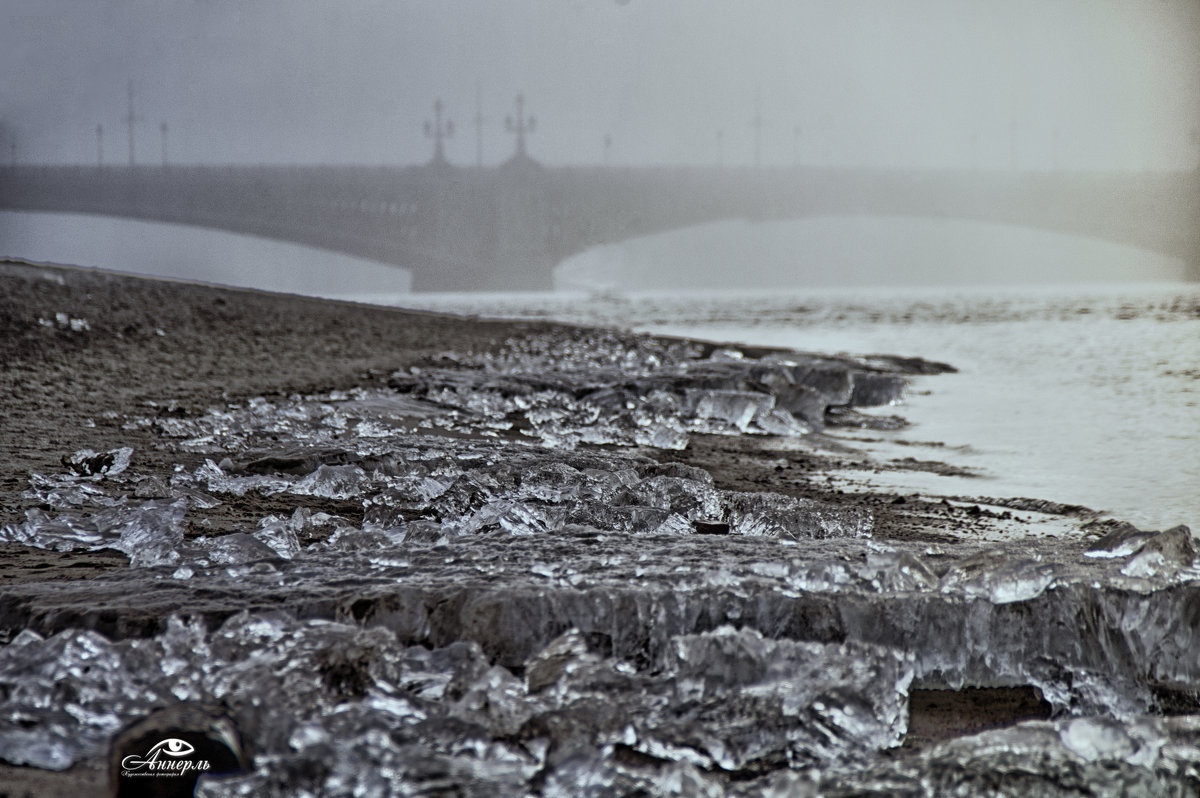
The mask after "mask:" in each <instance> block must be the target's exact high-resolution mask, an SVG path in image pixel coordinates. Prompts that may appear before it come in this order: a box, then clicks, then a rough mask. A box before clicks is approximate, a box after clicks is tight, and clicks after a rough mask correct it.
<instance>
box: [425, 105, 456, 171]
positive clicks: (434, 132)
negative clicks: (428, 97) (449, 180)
mask: <svg viewBox="0 0 1200 798" xmlns="http://www.w3.org/2000/svg"><path fill="white" fill-rule="evenodd" d="M453 136H454V122H452V121H450V120H449V119H447V120H445V121H442V101H441V100H440V99H439V100H434V101H433V121H432V122H430V121H429V120H425V137H426V138H431V139H433V162H434V163H446V151H445V149H444V148H443V146H442V140H443V139H448V138H452V137H453Z"/></svg>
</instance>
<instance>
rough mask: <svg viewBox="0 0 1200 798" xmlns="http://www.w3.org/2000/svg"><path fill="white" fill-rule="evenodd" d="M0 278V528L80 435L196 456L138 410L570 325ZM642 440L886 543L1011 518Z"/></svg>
mask: <svg viewBox="0 0 1200 798" xmlns="http://www.w3.org/2000/svg"><path fill="white" fill-rule="evenodd" d="M0 285H2V286H3V290H0V391H2V392H3V395H4V397H5V399H4V402H3V407H4V411H3V414H2V415H0V525H4V524H9V523H19V522H21V521H23V520H24V518H25V512H26V510H29V509H31V508H32V507H35V506H36V500H35V499H30V498H27V497H25V496H23V495H22V494H23V493H24V492H25V491H26V490H27V488H28V487H29V478H30V475H31V474H34V473H51V472H55V471H61V470H62V467H63V465H62V458H63V457H65V456H68V455H70V454H71V453H73V452H76V451H78V450H81V449H93V450H97V451H104V450H111V449H114V448H117V447H121V446H128V447H132V448H133V450H134V452H135V454H134V461H135V463H136V465H137V468H138V469H139V470H140V471H142V472H145V473H149V474H158V475H161V477H162V478H163V479H167V478H169V476H170V474H171V472H172V469H174V468H175V467H176V465H177V464H182V465H184V466H185V467H187V468H189V469H190V468H194V467H196V466H197V465H199V464H201V463H203V456H202V455H196V454H190V453H188V452H186V451H181V450H179V448H178V447H177V446H176V445H174V444H173V443H171V442H170V441H169V440H167V439H164V438H163V437H162V436H161V435H159V434H157V433H156V432H155V431H154V430H153V429H152V428H150V427H145V426H143V427H139V428H132V429H127V428H124V426H123V425H125V424H126V422H127V420H128V419H129V418H132V417H135V416H157V417H159V418H163V419H168V418H173V417H185V416H195V415H198V414H200V413H203V412H204V411H205V410H206V409H207V408H210V407H213V406H219V405H222V404H225V403H229V402H241V401H245V400H247V399H249V398H251V397H256V396H264V397H267V398H272V397H286V396H289V395H292V394H313V393H320V392H328V391H333V390H346V389H350V388H354V387H368V388H370V387H383V386H385V385H386V384H387V380H388V376H389V375H390V374H392V373H393V372H395V371H396V370H398V369H402V368H407V367H411V366H419V365H421V364H425V363H430V362H433V361H434V360H435V359H437V358H438V356H439V355H441V354H443V353H447V352H452V353H465V352H473V353H484V352H489V351H494V350H496V349H497V348H498V347H500V346H501V345H502V344H504V342H506V341H507V340H509V339H512V338H517V337H521V336H525V335H530V334H544V333H549V332H553V331H554V330H561V329H564V328H562V327H559V326H556V325H553V324H549V323H544V322H507V321H485V320H479V319H464V318H460V317H454V316H448V315H439V314H433V313H424V312H415V311H405V310H395V309H386V308H379V307H370V306H363V305H355V304H351V303H342V302H331V301H323V300H317V299H310V298H304V297H298V296H289V295H284V294H268V293H262V292H256V291H248V290H236V289H229V288H222V287H214V286H206V285H198V284H192V283H184V282H174V281H165V280H154V279H146V278H141V277H134V276H128V275H120V274H114V273H105V272H100V271H94V270H83V269H74V268H67V267H56V266H43V265H35V264H24V263H15V262H4V263H0ZM642 453H643V454H647V453H649V454H651V456H655V457H657V458H658V459H660V460H661V461H663V462H673V461H674V462H682V463H686V464H688V465H692V466H698V467H700V468H703V469H705V470H706V471H708V472H709V473H710V474H712V476H713V478H714V481H715V484H716V486H717V487H718V488H722V489H730V490H739V491H762V490H770V491H774V492H778V493H783V494H786V495H792V496H799V497H804V498H810V499H816V500H819V501H822V502H827V503H831V504H836V505H842V506H847V507H857V508H862V509H866V510H869V511H870V512H871V513H872V515H873V516H874V518H875V529H874V536H875V537H876V538H877V539H897V540H909V541H929V542H931V543H952V542H953V541H954V540H957V539H962V538H964V537H967V538H969V537H970V536H971V534H972V532H973V530H977V529H982V528H984V527H989V525H995V524H999V523H1001V522H1011V520H1012V519H1011V517H1006V516H1008V514H1007V513H1003V512H1000V511H999V510H997V509H996V508H992V509H987V508H980V507H979V506H977V505H971V504H969V503H968V504H966V505H964V504H963V503H961V502H957V503H951V502H946V501H942V500H941V498H940V497H921V496H916V495H907V496H902V495H898V494H891V493H881V492H870V491H864V492H843V491H841V490H838V489H835V488H831V487H829V486H828V482H827V481H824V480H822V479H821V476H822V475H823V474H827V473H828V472H829V471H830V470H832V469H836V468H846V467H847V466H850V467H852V468H858V469H867V470H869V469H871V468H876V467H897V466H896V465H890V466H874V465H870V464H866V463H864V461H863V459H862V457H861V456H860V455H858V454H857V453H854V452H850V451H844V450H839V449H838V447H836V446H813V447H810V448H799V449H798V448H796V447H789V448H787V449H786V450H778V451H776V450H772V448H771V445H770V441H769V440H764V439H762V438H750V437H729V436H694V437H693V438H692V441H691V443H690V445H689V446H688V447H687V448H686V449H684V450H682V451H662V452H658V453H656V454H655V453H651V452H646V451H644V452H642ZM939 466H940V464H936V463H934V464H930V463H914V464H913V467H915V468H920V469H931V468H932V469H937V468H938V467H939ZM325 501H326V502H327V503H328V505H327V506H320V505H319V504H314V500H313V499H308V500H306V501H305V504H306V505H307V506H309V507H310V508H311V509H313V510H325V511H327V512H330V513H335V514H341V515H342V516H343V517H346V518H347V519H348V520H350V521H352V522H353V521H355V520H356V519H355V517H354V513H355V512H357V513H358V514H359V516H361V512H362V510H361V507H357V508H356V507H355V506H354V503H353V502H341V503H339V502H336V501H333V500H325ZM271 502H277V503H280V506H278V507H276V506H273V505H271ZM287 502H288V500H287V499H286V498H274V497H272V498H263V497H256V496H248V497H244V498H242V499H238V500H231V501H229V502H226V503H223V504H222V505H220V506H219V507H216V508H211V509H209V510H205V511H203V512H198V513H194V514H190V515H189V524H193V525H198V524H201V523H203V532H204V533H205V534H207V535H214V534H220V533H222V532H227V531H234V530H237V529H246V528H249V527H252V526H253V525H254V523H255V522H256V521H257V520H258V519H259V518H261V517H262V516H263V515H265V514H267V513H271V512H275V513H287V512H289V511H290V509H291V508H290V505H289V506H284V505H286V504H287ZM293 503H294V502H293ZM269 505H271V506H269ZM1060 509H1063V508H1060ZM1076 510H1078V508H1066V509H1065V510H1064V511H1068V512H1075V511H1076ZM359 520H361V518H360V519H359ZM193 534H198V528H193V529H191V530H190V531H189V535H193ZM127 567H128V564H127V562H126V560H125V559H124V558H123V557H122V556H119V555H117V554H116V553H114V552H112V551H99V552H80V551H76V552H65V553H64V552H54V551H46V550H40V549H32V548H27V547H24V546H16V545H2V544H0V586H4V585H13V584H17V583H22V584H28V583H37V582H54V581H61V580H78V579H87V578H89V577H92V576H93V575H96V574H99V573H104V572H110V571H117V570H121V569H124V568H127ZM912 712H913V713H914V714H913V718H912V724H911V726H912V730H913V740H912V741H911V742H912V744H921V743H922V742H928V741H932V740H937V739H944V738H946V737H948V736H954V735H956V734H961V733H964V732H965V731H967V730H975V729H979V728H986V727H989V726H994V725H997V724H1003V723H1006V722H1012V721H1014V720H1016V719H1021V718H1028V717H1045V716H1046V715H1045V708H1044V707H1043V706H1042V705H1040V704H1038V702H1036V701H1034V700H1032V699H1031V698H1030V697H1029V696H1027V695H1025V693H1024V692H1022V691H1021V689H1018V690H1016V691H1006V690H997V691H992V692H990V693H986V694H985V693H971V694H962V695H959V694H955V693H946V694H940V693H939V694H938V695H936V696H935V697H934V698H933V699H931V698H929V696H926V697H925V698H923V699H922V700H920V701H918V700H915V699H914V701H913V704H912ZM102 779H103V773H102V772H101V771H100V770H98V769H97V768H96V767H95V766H91V765H88V766H77V767H76V768H75V769H73V770H72V771H70V772H68V773H64V774H51V773H48V772H44V771H37V770H34V769H30V768H13V767H8V766H3V765H0V796H3V795H14V796H17V795H27V794H28V795H50V794H65V793H66V792H67V791H68V790H73V791H74V792H75V794H77V795H80V796H82V795H86V794H95V793H96V792H97V791H98V790H102V783H101V781H102Z"/></svg>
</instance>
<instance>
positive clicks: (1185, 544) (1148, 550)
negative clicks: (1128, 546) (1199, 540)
mask: <svg viewBox="0 0 1200 798" xmlns="http://www.w3.org/2000/svg"><path fill="white" fill-rule="evenodd" d="M1195 558H1196V547H1195V544H1194V543H1193V542H1192V532H1191V530H1190V529H1188V528H1187V527H1186V526H1177V527H1174V528H1172V529H1168V530H1167V531H1166V532H1160V533H1158V534H1157V535H1154V536H1153V537H1150V538H1149V539H1147V540H1146V541H1145V543H1143V545H1142V547H1141V549H1140V550H1139V551H1138V553H1137V554H1136V555H1135V556H1134V557H1133V558H1132V559H1131V560H1130V561H1129V562H1128V563H1126V564H1125V566H1124V567H1123V568H1122V569H1121V573H1123V574H1125V575H1126V576H1135V577H1143V578H1149V577H1155V576H1165V577H1172V576H1174V575H1175V574H1176V573H1178V572H1179V570H1180V569H1181V568H1187V567H1188V566H1190V565H1191V564H1192V562H1193V561H1194V560H1195Z"/></svg>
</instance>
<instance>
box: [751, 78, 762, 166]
mask: <svg viewBox="0 0 1200 798" xmlns="http://www.w3.org/2000/svg"><path fill="white" fill-rule="evenodd" d="M750 127H752V128H754V165H755V166H762V129H763V115H762V89H761V88H759V89H758V90H757V91H756V92H755V93H754V118H753V119H751V120H750Z"/></svg>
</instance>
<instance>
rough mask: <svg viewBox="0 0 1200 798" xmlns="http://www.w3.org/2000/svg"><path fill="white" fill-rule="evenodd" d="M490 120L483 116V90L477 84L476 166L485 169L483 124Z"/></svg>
mask: <svg viewBox="0 0 1200 798" xmlns="http://www.w3.org/2000/svg"><path fill="white" fill-rule="evenodd" d="M487 121H488V120H487V119H485V118H484V116H483V89H482V88H481V87H480V85H479V84H478V83H476V84H475V166H477V167H479V168H482V167H483V124H484V123H485V122H487Z"/></svg>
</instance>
